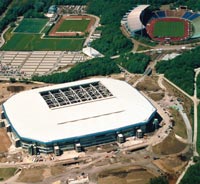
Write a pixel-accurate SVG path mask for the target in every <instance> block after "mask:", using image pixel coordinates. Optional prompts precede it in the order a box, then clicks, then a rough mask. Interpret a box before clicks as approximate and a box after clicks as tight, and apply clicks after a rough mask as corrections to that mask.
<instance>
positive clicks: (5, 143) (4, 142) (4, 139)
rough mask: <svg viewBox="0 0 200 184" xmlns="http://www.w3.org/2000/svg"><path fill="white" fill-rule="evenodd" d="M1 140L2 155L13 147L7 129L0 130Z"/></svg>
mask: <svg viewBox="0 0 200 184" xmlns="http://www.w3.org/2000/svg"><path fill="white" fill-rule="evenodd" d="M0 140H1V141H0V142H1V143H0V153H4V152H7V151H8V149H9V147H10V146H11V141H10V138H9V137H8V134H7V131H6V129H5V128H0Z"/></svg>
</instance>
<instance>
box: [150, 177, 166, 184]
mask: <svg viewBox="0 0 200 184" xmlns="http://www.w3.org/2000/svg"><path fill="white" fill-rule="evenodd" d="M149 184H168V181H167V179H166V178H165V177H162V176H159V177H156V178H151V179H150V181H149Z"/></svg>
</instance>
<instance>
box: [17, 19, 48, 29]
mask: <svg viewBox="0 0 200 184" xmlns="http://www.w3.org/2000/svg"><path fill="white" fill-rule="evenodd" d="M47 21H48V19H31V18H30V19H28V18H26V19H23V20H22V21H21V23H20V24H19V26H18V27H17V28H16V29H15V30H14V32H18V33H40V31H41V30H42V28H43V27H44V26H45V25H46V23H47Z"/></svg>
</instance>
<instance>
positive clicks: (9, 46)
mask: <svg viewBox="0 0 200 184" xmlns="http://www.w3.org/2000/svg"><path fill="white" fill-rule="evenodd" d="M40 37H41V34H22V33H21V34H20V33H14V34H13V36H12V37H11V39H10V40H8V41H7V43H6V44H4V45H3V47H1V50H4V51H32V50H44V51H45V50H49V51H56V50H60V51H65V50H69V51H78V50H81V49H82V46H83V42H84V40H85V39H83V38H43V39H41V38H40Z"/></svg>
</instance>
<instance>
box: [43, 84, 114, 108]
mask: <svg viewBox="0 0 200 184" xmlns="http://www.w3.org/2000/svg"><path fill="white" fill-rule="evenodd" d="M40 94H41V96H42V97H43V99H44V100H45V101H46V103H47V105H48V106H49V108H50V109H52V108H57V107H62V106H67V105H72V104H78V103H83V102H88V101H94V100H99V99H105V98H108V97H113V94H112V93H111V92H110V91H109V90H108V89H107V88H106V87H105V86H104V85H103V84H102V83H101V82H99V81H98V82H93V83H88V84H82V85H78V86H71V87H66V88H60V89H54V90H50V91H43V92H41V93H40Z"/></svg>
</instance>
